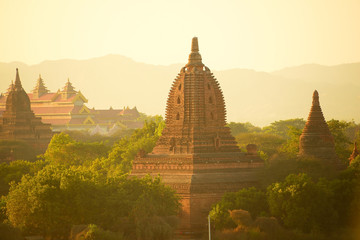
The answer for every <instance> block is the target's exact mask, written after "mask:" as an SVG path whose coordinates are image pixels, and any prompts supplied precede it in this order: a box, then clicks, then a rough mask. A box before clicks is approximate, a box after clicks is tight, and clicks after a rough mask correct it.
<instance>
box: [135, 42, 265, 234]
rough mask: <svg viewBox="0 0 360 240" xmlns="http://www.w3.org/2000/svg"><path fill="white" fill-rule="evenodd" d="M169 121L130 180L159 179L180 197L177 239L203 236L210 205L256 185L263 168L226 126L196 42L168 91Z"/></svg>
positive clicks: (217, 89) (139, 159)
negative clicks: (246, 151)
mask: <svg viewBox="0 0 360 240" xmlns="http://www.w3.org/2000/svg"><path fill="white" fill-rule="evenodd" d="M165 122H166V127H165V129H164V130H163V132H162V136H161V137H160V138H159V140H158V142H157V144H156V146H155V148H154V149H153V152H152V153H150V154H146V153H145V152H144V151H141V152H140V153H139V154H138V156H137V157H136V158H135V159H134V161H133V169H132V173H131V175H132V176H138V177H143V176H145V175H146V174H150V175H152V176H158V175H159V174H160V176H161V177H162V179H163V182H164V183H165V184H167V185H169V186H171V187H172V188H173V189H175V190H176V192H177V193H178V194H179V195H180V197H181V203H182V211H181V213H180V220H181V221H180V226H179V230H178V231H177V234H178V235H187V234H188V235H191V236H192V235H197V234H201V233H202V232H204V231H205V229H206V224H207V220H206V219H207V215H208V213H209V211H210V209H211V205H212V204H213V203H215V202H217V201H219V200H220V198H221V197H222V195H223V194H224V193H225V192H233V191H238V190H239V189H240V188H243V187H249V186H254V185H257V183H258V180H259V176H258V174H259V169H261V168H262V167H263V164H264V163H263V161H262V160H261V159H260V157H259V156H258V155H257V154H254V151H252V152H251V153H250V154H246V153H243V152H241V151H240V149H239V148H238V146H237V144H236V141H235V139H234V137H233V136H232V135H231V133H230V129H229V128H228V127H226V126H225V124H226V109H225V102H224V98H223V94H222V91H221V89H220V85H219V83H218V81H217V80H216V79H215V77H214V76H213V74H212V73H211V71H210V69H209V68H208V67H206V66H205V65H204V64H203V63H202V58H201V55H200V53H199V46H198V39H197V38H196V37H195V38H193V39H192V46H191V53H190V55H189V61H188V63H187V64H186V65H185V66H184V67H183V68H182V69H181V70H180V73H179V74H178V76H177V77H176V79H175V81H174V82H173V84H172V87H171V89H170V93H169V96H168V100H167V107H166V119H165ZM249 149H250V150H254V149H256V146H250V147H249Z"/></svg>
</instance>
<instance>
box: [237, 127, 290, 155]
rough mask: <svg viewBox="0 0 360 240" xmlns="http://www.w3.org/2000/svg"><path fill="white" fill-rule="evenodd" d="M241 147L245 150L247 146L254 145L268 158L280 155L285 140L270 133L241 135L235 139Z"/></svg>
mask: <svg viewBox="0 0 360 240" xmlns="http://www.w3.org/2000/svg"><path fill="white" fill-rule="evenodd" d="M235 139H236V141H237V143H238V145H239V147H240V148H241V149H243V150H245V149H246V145H248V144H250V143H252V144H256V145H257V146H258V150H259V151H262V152H264V153H265V154H266V155H267V156H268V157H271V156H272V155H273V154H276V153H278V150H279V148H280V147H281V145H282V144H283V143H285V141H286V140H285V139H284V138H283V137H280V136H278V135H274V134H270V133H262V132H260V133H240V134H238V135H237V136H236V137H235Z"/></svg>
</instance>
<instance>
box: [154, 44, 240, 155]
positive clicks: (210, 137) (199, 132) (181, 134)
mask: <svg viewBox="0 0 360 240" xmlns="http://www.w3.org/2000/svg"><path fill="white" fill-rule="evenodd" d="M165 122H166V127H165V129H164V131H163V135H162V136H161V138H160V139H159V141H158V143H157V146H156V147H155V148H154V150H153V152H154V153H157V154H160V153H162V154H170V153H176V154H177V153H179V154H180V153H182V154H183V153H186V154H191V153H199V152H207V153H209V152H240V150H239V148H238V146H237V145H236V142H235V139H234V138H233V136H231V134H230V130H229V129H228V128H227V127H225V125H226V110H225V102H224V98H223V95H222V91H221V89H220V85H219V83H218V82H217V80H216V79H215V78H214V76H213V75H212V73H211V72H210V69H208V68H207V67H205V66H204V64H203V63H202V60H201V55H200V53H199V45H198V39H197V37H194V38H193V39H192V44H191V53H190V55H189V62H188V64H186V66H185V67H184V68H182V69H181V71H180V73H179V75H178V77H177V78H176V79H175V81H174V84H173V86H172V88H171V90H170V93H169V98H168V102H167V107H166V120H165Z"/></svg>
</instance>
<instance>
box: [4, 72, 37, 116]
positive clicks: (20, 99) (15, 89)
mask: <svg viewBox="0 0 360 240" xmlns="http://www.w3.org/2000/svg"><path fill="white" fill-rule="evenodd" d="M30 109H31V108H30V99H29V96H28V95H27V94H26V92H25V90H24V89H23V88H22V86H21V82H20V76H19V70H18V69H16V77H15V84H11V87H10V91H9V93H8V96H7V99H6V110H5V112H26V111H31V110H30Z"/></svg>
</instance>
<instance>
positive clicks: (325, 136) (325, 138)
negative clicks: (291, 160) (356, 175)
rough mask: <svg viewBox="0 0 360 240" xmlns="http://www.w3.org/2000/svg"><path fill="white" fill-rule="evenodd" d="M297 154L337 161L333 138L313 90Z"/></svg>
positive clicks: (330, 161) (329, 161)
mask: <svg viewBox="0 0 360 240" xmlns="http://www.w3.org/2000/svg"><path fill="white" fill-rule="evenodd" d="M299 156H310V157H315V158H319V159H322V160H324V161H326V162H328V163H337V161H338V157H337V155H336V153H335V144H334V138H333V136H332V135H331V133H330V130H329V127H328V125H327V123H326V121H325V118H324V115H323V113H322V111H321V107H320V102H319V93H318V92H317V91H316V90H315V91H314V94H313V101H312V106H311V110H310V113H309V117H308V119H307V122H306V124H305V127H304V129H303V132H302V134H301V136H300V141H299Z"/></svg>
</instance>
